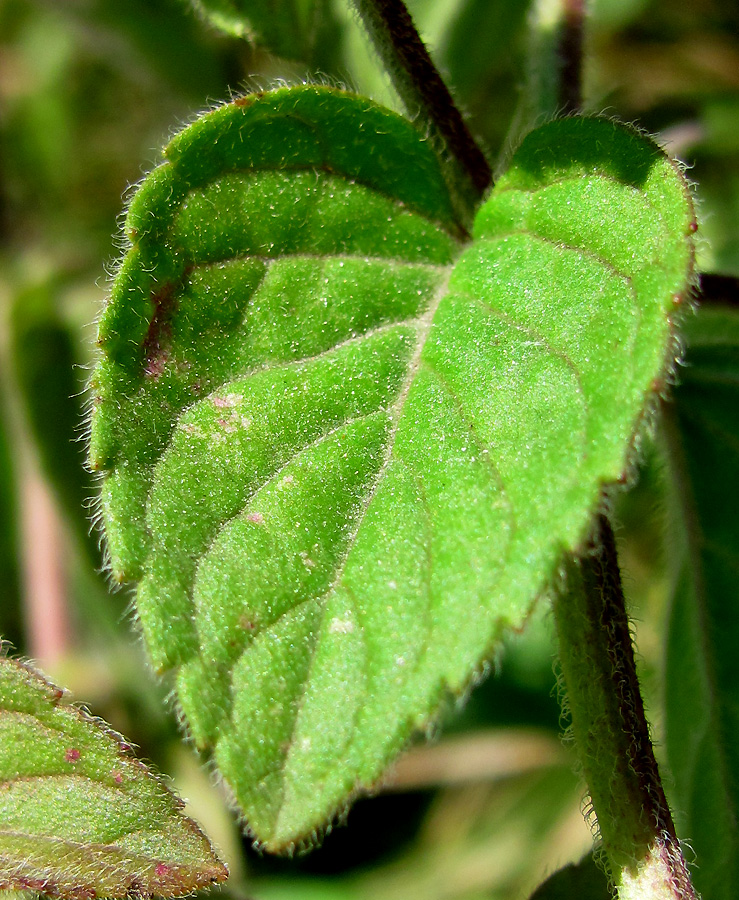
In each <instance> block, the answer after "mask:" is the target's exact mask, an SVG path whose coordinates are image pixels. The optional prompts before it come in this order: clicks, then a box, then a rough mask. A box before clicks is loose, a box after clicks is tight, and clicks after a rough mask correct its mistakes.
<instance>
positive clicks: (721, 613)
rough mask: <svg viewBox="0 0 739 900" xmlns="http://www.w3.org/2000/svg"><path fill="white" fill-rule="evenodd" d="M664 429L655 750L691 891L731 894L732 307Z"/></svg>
mask: <svg viewBox="0 0 739 900" xmlns="http://www.w3.org/2000/svg"><path fill="white" fill-rule="evenodd" d="M686 339H687V351H686V355H685V366H684V367H683V368H682V369H681V370H680V384H679V386H678V387H677V389H676V390H675V395H674V405H673V406H672V409H671V410H668V412H667V415H666V416H665V426H666V427H665V434H666V435H667V438H668V440H667V446H668V451H669V460H670V466H671V472H672V474H673V476H674V487H675V497H674V499H675V503H674V512H675V513H676V515H675V517H674V518H675V526H676V529H675V536H676V539H675V540H674V541H673V542H672V545H673V546H675V547H680V546H681V545H682V549H683V556H682V568H681V570H680V572H679V576H678V578H677V583H676V590H675V596H674V598H673V605H672V609H671V613H670V624H669V632H668V644H667V671H666V673H665V684H666V686H667V687H666V726H667V736H666V748H667V754H668V760H669V763H670V768H671V770H672V774H673V777H674V802H675V805H676V807H677V812H678V820H677V822H678V826H679V832H680V834H681V836H682V837H683V838H684V839H685V840H686V841H687V842H688V843H689V845H690V847H691V848H692V850H693V851H694V853H695V857H696V862H697V865H696V867H695V871H694V873H693V876H694V879H695V886H696V889H697V890H699V891H700V892H701V893H702V895H703V896H704V897H710V898H712V900H714V898H715V900H730V898H733V897H736V896H737V892H739V835H738V833H737V820H738V819H739V707H738V706H737V702H736V698H737V696H738V695H739V660H738V658H737V646H739V619H738V618H737V612H736V611H737V609H738V608H739V588H738V587H737V585H739V554H738V553H737V546H738V541H739V529H738V528H737V518H736V498H737V497H739V415H738V411H739V310H737V308H736V307H735V306H734V307H732V306H730V305H728V304H727V305H723V304H717V305H716V306H704V307H702V308H701V309H700V310H699V312H698V315H697V316H696V317H695V318H694V319H692V320H691V321H690V322H689V323H688V325H687V328H686Z"/></svg>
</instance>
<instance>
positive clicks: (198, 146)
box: [91, 87, 693, 849]
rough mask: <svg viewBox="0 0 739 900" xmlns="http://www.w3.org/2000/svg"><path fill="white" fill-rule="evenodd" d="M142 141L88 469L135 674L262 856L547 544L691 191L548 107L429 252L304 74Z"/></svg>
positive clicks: (672, 281)
mask: <svg viewBox="0 0 739 900" xmlns="http://www.w3.org/2000/svg"><path fill="white" fill-rule="evenodd" d="M166 157H167V162H165V163H164V165H162V166H161V167H160V168H159V169H157V170H156V171H155V172H153V173H152V175H150V176H149V178H148V179H147V181H146V182H145V183H144V185H143V186H142V188H141V189H140V191H139V193H138V195H137V196H136V198H135V199H134V202H133V204H132V206H131V209H130V211H129V215H128V219H127V224H126V228H127V231H128V234H129V235H130V237H131V239H132V241H133V246H132V248H131V250H130V251H129V253H128V255H127V257H126V259H125V261H124V263H123V266H122V268H121V272H120V274H119V276H118V278H117V280H116V283H115V284H114V286H113V293H112V297H111V301H110V303H109V305H108V307H107V309H106V311H105V313H104V315H103V317H102V321H101V325H100V343H101V345H102V348H103V354H104V355H103V359H102V361H101V363H100V366H99V368H98V370H97V372H96V375H95V377H94V379H93V387H94V389H95V391H96V394H97V396H96V401H95V402H96V409H95V414H94V417H93V427H92V439H91V460H92V462H93V465H94V466H95V467H96V468H98V469H101V470H104V471H105V472H106V473H107V474H106V480H105V484H104V487H103V511H104V517H105V521H106V529H107V533H108V539H109V543H110V549H111V557H112V568H113V572H114V575H115V577H116V578H117V579H119V580H124V579H127V578H135V579H139V580H140V585H139V588H138V594H137V610H138V615H139V617H140V620H141V624H142V627H143V630H144V634H145V636H146V641H147V645H148V647H149V651H150V653H151V654H152V657H153V659H154V662H155V664H156V666H157V667H159V668H160V669H166V668H169V667H176V668H177V669H178V672H177V685H178V693H179V699H180V702H181V704H182V708H183V710H184V711H185V713H186V716H187V719H188V723H189V727H190V729H191V732H192V735H193V737H194V739H195V741H196V742H197V744H198V745H200V746H202V747H211V748H212V749H213V752H214V755H215V759H216V761H217V764H218V766H219V769H220V771H221V772H222V774H223V776H224V777H225V779H226V780H227V782H228V783H229V785H230V786H231V788H232V790H233V792H234V794H235V796H236V798H237V800H238V802H239V804H240V806H241V807H242V809H243V810H244V812H245V815H246V818H247V821H248V824H249V826H250V828H251V829H252V830H253V832H254V833H255V834H256V835H257V836H258V837H259V839H260V840H262V841H263V842H264V843H265V844H266V845H267V846H268V847H269V848H271V849H282V848H286V847H290V846H292V845H293V844H294V843H295V842H298V841H300V840H302V839H304V838H305V837H307V836H309V835H310V834H311V833H312V832H313V831H314V830H315V829H317V828H319V827H321V825H322V824H323V823H325V821H326V820H327V819H328V818H329V817H330V816H331V815H332V814H333V813H334V812H335V811H336V810H337V809H339V808H340V807H341V806H342V805H343V804H345V803H346V801H347V798H348V797H350V796H351V795H353V794H354V793H356V792H357V791H358V790H361V789H365V788H368V787H370V786H371V785H372V784H373V783H374V782H375V781H376V780H377V779H378V778H379V777H380V775H381V774H382V771H383V769H384V768H385V766H386V765H387V764H388V762H389V761H390V760H391V759H392V758H393V756H394V755H395V754H396V753H397V752H398V751H399V750H400V749H401V748H402V746H403V745H404V744H405V742H406V741H407V740H408V738H409V736H410V735H411V733H412V732H413V731H414V730H415V729H418V728H419V727H422V726H423V725H424V724H425V723H427V722H428V720H429V718H430V717H431V716H433V715H434V713H435V710H436V708H437V706H438V704H439V702H440V700H441V699H442V697H443V696H444V694H445V693H446V692H447V691H452V692H454V693H459V692H460V691H463V690H464V689H465V687H466V686H467V685H468V683H469V682H470V680H471V678H472V677H473V675H474V673H475V672H476V671H478V670H479V668H480V666H481V665H482V663H483V661H484V660H485V659H486V658H487V657H488V656H489V655H490V653H491V650H492V648H493V647H494V645H495V642H496V641H497V640H498V639H499V637H500V635H501V633H502V631H503V629H504V628H505V627H508V626H514V627H520V626H521V625H522V623H523V622H524V620H525V618H526V616H527V614H528V613H529V611H530V609H531V607H532V604H533V603H534V601H535V599H536V598H537V596H539V595H540V594H541V593H542V591H544V590H545V589H546V588H547V585H548V584H549V582H550V580H551V578H552V576H553V575H554V574H555V572H556V571H557V568H558V565H559V562H560V560H561V557H562V553H563V552H564V551H565V550H567V549H575V548H577V547H578V545H579V543H580V541H581V539H582V538H583V535H584V531H585V529H586V527H587V523H588V520H589V517H590V514H591V512H592V510H593V509H594V507H595V505H596V504H597V500H598V496H599V492H600V490H601V486H602V483H603V482H609V481H614V480H616V479H618V478H619V477H621V476H622V474H623V472H624V469H625V466H626V461H627V457H628V452H629V448H630V447H631V445H632V443H633V441H634V438H635V435H636V433H637V431H638V428H639V425H640V422H641V419H642V415H643V411H644V408H645V406H646V405H647V403H648V401H649V399H650V397H651V396H652V394H653V391H654V390H655V388H657V387H659V378H660V377H661V375H662V374H663V373H664V371H665V368H666V366H669V365H670V364H671V362H672V356H671V353H672V350H671V347H672V343H673V340H674V336H673V323H672V317H673V312H674V308H675V305H674V304H675V298H676V297H678V298H679V295H680V293H681V292H682V291H683V290H684V288H685V281H686V273H687V271H688V269H689V266H690V263H691V259H692V247H691V242H690V239H689V236H688V235H689V233H690V232H691V231H692V228H693V225H692V222H693V220H692V211H691V206H690V200H689V197H688V194H687V191H686V188H685V185H684V182H683V181H682V179H681V178H680V176H679V174H678V173H677V172H676V170H675V169H674V168H673V166H672V165H671V164H670V163H669V162H668V160H667V159H666V158H665V157H664V156H663V155H662V154H661V153H660V152H659V151H658V149H657V148H656V147H655V146H654V145H653V144H651V143H650V142H649V141H648V140H646V139H644V138H643V137H641V136H639V135H637V134H635V133H633V132H631V131H629V130H627V129H624V128H622V127H620V126H617V125H615V124H613V123H611V122H608V121H605V120H598V119H592V120H578V119H568V120H564V121H561V122H556V123H552V124H551V125H549V126H546V127H545V128H543V129H541V130H539V131H538V132H535V133H533V134H532V135H531V136H530V137H529V138H528V139H527V140H526V141H525V142H524V144H523V146H522V147H521V149H520V150H519V153H518V154H517V156H516V159H515V161H514V163H513V166H512V168H511V170H510V171H509V172H508V173H507V175H506V176H505V177H504V178H503V179H501V181H500V182H499V183H498V185H497V188H496V190H495V191H494V193H493V195H492V196H491V198H490V199H489V200H488V201H487V202H486V203H485V204H484V206H483V207H482V208H481V210H480V212H479V214H478V216H477V219H476V222H475V230H474V237H473V240H472V242H471V243H470V244H469V246H468V247H467V248H466V249H464V250H462V248H461V246H460V244H459V239H460V236H461V234H462V232H461V231H460V229H459V227H458V225H457V224H456V222H455V219H454V215H453V213H452V210H451V205H450V202H449V197H448V193H447V191H446V188H445V186H444V182H443V180H442V177H441V175H440V172H439V167H438V164H437V162H436V161H435V159H434V157H433V155H432V153H431V151H430V149H429V147H428V144H427V143H426V142H424V140H423V139H422V137H421V136H420V135H419V134H418V133H417V132H416V131H415V130H414V128H413V127H412V125H411V124H410V123H409V122H407V121H405V120H403V119H401V118H400V117H398V116H396V115H394V114H392V113H390V112H388V111H385V110H382V109H380V108H379V107H377V106H375V105H374V104H372V103H370V102H369V101H367V100H364V99H361V98H357V97H353V96H350V95H347V94H343V93H341V92H337V91H332V90H327V89H320V88H313V87H303V88H295V89H286V90H281V91H276V92H274V93H272V94H267V95H264V96H254V97H247V98H244V99H243V100H240V101H238V103H237V104H236V105H230V106H226V107H223V108H222V109H219V110H217V111H215V112H213V113H210V114H208V115H207V116H205V117H203V118H202V119H201V120H199V121H198V122H197V123H195V124H194V125H193V126H191V127H190V128H189V129H187V130H185V131H184V132H182V134H180V135H179V136H178V137H177V138H175V139H174V141H173V142H172V143H171V144H170V145H169V147H168V148H167V150H166ZM635 246H638V247H639V252H638V253H635V252H634V250H633V248H634V247H635ZM455 259H456V262H455V263H454V264H453V261H454V260H455Z"/></svg>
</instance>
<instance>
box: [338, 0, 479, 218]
mask: <svg viewBox="0 0 739 900" xmlns="http://www.w3.org/2000/svg"><path fill="white" fill-rule="evenodd" d="M352 2H353V3H354V6H355V8H356V10H357V12H358V13H359V16H360V18H361V20H362V22H363V24H364V27H365V28H366V30H367V33H368V35H369V37H370V40H371V41H372V43H373V45H374V47H375V50H376V51H377V54H378V56H379V57H380V60H381V61H382V64H383V66H384V67H385V69H386V70H387V72H388V74H389V75H390V78H391V79H392V82H393V86H394V87H395V90H396V91H397V92H398V95H399V96H400V99H401V100H402V102H403V104H404V106H405V107H406V110H407V112H408V114H409V115H411V116H413V117H417V120H418V122H419V123H420V124H421V125H422V126H423V127H424V128H425V129H426V130H427V131H428V133H429V136H430V137H431V140H432V141H433V143H434V145H435V149H436V150H437V153H438V155H439V158H440V159H441V161H442V165H443V166H444V167H445V169H446V174H447V181H448V182H449V185H450V188H451V190H452V192H453V194H454V195H455V200H456V202H457V206H458V212H459V214H460V217H461V219H462V222H463V224H464V226H465V227H467V226H468V225H469V223H470V221H471V219H472V215H473V214H474V212H475V209H476V208H477V206H478V205H479V202H480V198H481V197H482V195H483V194H484V193H485V191H486V190H487V189H488V188H489V187H490V186H491V185H492V181H493V179H492V172H491V169H490V165H489V163H488V161H487V159H486V158H485V155H484V154H483V152H482V150H481V149H480V147H479V146H478V145H477V143H476V141H475V139H474V138H473V136H472V134H471V132H470V130H469V129H468V127H467V125H466V124H465V121H464V119H463V118H462V114H461V113H460V111H459V110H458V109H457V107H456V106H455V104H454V100H453V99H452V96H451V94H450V93H449V89H448V88H447V86H446V84H445V83H444V80H443V78H442V77H441V75H440V74H439V71H438V69H437V68H436V66H435V65H434V63H433V61H432V60H431V57H430V56H429V53H428V50H427V49H426V47H425V45H424V43H423V41H422V40H421V38H420V36H419V34H418V32H417V30H416V27H415V25H414V24H413V20H412V18H411V16H410V13H409V12H408V9H407V8H406V6H405V4H404V3H403V0H352Z"/></svg>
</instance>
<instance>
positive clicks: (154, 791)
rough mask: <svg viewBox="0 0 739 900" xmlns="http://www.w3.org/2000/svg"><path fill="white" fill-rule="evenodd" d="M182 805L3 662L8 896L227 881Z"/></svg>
mask: <svg viewBox="0 0 739 900" xmlns="http://www.w3.org/2000/svg"><path fill="white" fill-rule="evenodd" d="M181 808H182V803H181V802H180V801H179V800H177V798H176V797H174V796H173V795H172V794H171V793H170V792H169V791H168V790H167V789H166V788H165V787H164V785H163V784H162V783H161V782H160V781H159V780H158V779H157V778H155V777H154V776H153V775H152V773H151V772H149V770H148V769H147V768H146V767H145V766H144V765H143V764H142V763H140V762H138V760H136V759H135V758H134V757H133V756H132V755H131V753H130V748H129V747H128V746H127V745H126V744H124V743H123V741H122V740H121V739H120V738H119V737H118V735H116V734H114V733H113V732H111V731H110V730H108V729H106V727H105V726H104V725H103V723H101V722H100V721H97V720H95V719H93V718H91V717H90V716H89V715H87V714H86V713H85V712H83V711H82V710H80V709H78V708H76V707H74V706H72V705H71V704H70V703H69V702H68V701H67V700H66V699H65V697H64V693H63V691H61V690H59V689H58V688H56V687H54V686H53V685H52V684H50V683H49V682H47V681H45V680H44V679H43V678H42V677H41V676H40V675H38V673H36V672H35V671H33V670H32V669H31V668H29V667H28V666H26V665H23V664H22V663H20V662H18V661H16V660H12V659H8V658H7V657H0V889H15V890H22V889H31V890H36V891H40V892H42V893H44V894H47V895H50V896H54V897H65V898H85V900H89V898H93V897H125V896H129V895H131V894H133V893H136V894H137V895H140V896H145V897H148V896H151V895H152V894H157V895H159V896H166V897H172V896H181V895H183V894H187V893H190V892H191V891H193V890H196V889H198V888H202V887H207V886H208V885H210V884H213V883H214V882H218V881H223V880H224V879H225V877H226V875H227V872H226V869H225V867H224V866H223V864H222V863H221V862H220V861H219V860H218V859H217V858H216V856H215V855H214V853H213V850H212V848H211V846H210V844H209V842H208V839H207V838H206V837H205V836H204V835H203V834H202V833H201V832H200V830H199V829H198V827H197V826H196V825H195V823H194V822H193V821H192V820H191V819H188V818H187V817H186V816H184V815H182V813H181Z"/></svg>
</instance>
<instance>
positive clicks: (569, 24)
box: [559, 0, 585, 115]
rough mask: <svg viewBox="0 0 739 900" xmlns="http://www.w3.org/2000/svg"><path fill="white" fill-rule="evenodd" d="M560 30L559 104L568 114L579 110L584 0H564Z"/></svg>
mask: <svg viewBox="0 0 739 900" xmlns="http://www.w3.org/2000/svg"><path fill="white" fill-rule="evenodd" d="M563 7H564V9H563V20H562V30H561V33H560V38H559V57H560V63H561V66H562V68H561V72H560V79H559V105H560V108H561V110H562V112H563V113H564V114H565V115H567V114H570V113H578V112H580V111H581V109H582V100H583V97H582V64H583V40H584V36H585V0H563Z"/></svg>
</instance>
